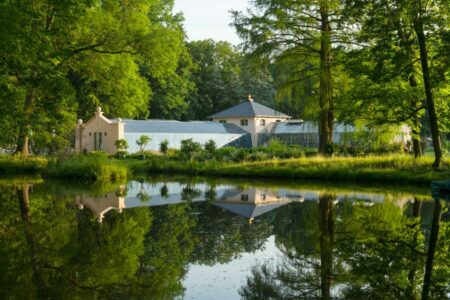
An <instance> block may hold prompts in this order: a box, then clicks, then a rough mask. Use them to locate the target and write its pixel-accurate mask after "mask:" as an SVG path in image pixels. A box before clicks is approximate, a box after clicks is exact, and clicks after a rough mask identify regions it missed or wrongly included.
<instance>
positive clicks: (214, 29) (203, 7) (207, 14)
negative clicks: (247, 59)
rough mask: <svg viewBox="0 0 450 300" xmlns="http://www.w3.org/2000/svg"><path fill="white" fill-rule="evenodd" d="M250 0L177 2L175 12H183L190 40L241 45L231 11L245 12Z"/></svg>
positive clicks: (179, 0) (182, 0)
mask: <svg viewBox="0 0 450 300" xmlns="http://www.w3.org/2000/svg"><path fill="white" fill-rule="evenodd" d="M247 3H248V0H175V9H174V11H175V12H180V11H181V12H183V14H184V18H185V21H184V28H185V30H186V32H187V35H188V39H189V40H190V41H192V40H203V39H208V38H211V39H214V40H216V41H228V42H230V43H232V44H235V45H237V44H239V43H240V40H239V37H238V36H237V35H236V32H235V30H234V28H233V27H231V26H230V25H229V24H230V23H231V14H230V10H238V11H245V10H246V7H247V5H248V4H247Z"/></svg>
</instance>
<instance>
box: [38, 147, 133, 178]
mask: <svg viewBox="0 0 450 300" xmlns="http://www.w3.org/2000/svg"><path fill="white" fill-rule="evenodd" d="M43 176H45V177H48V178H65V179H79V180H94V181H116V180H120V179H125V178H127V176H128V169H127V167H125V166H122V165H119V164H117V163H115V162H114V161H112V160H110V159H108V157H107V156H106V155H105V154H101V153H100V154H98V153H97V154H95V153H94V154H89V155H73V156H70V157H65V158H64V159H62V160H59V159H57V160H55V161H52V162H51V163H50V164H49V167H48V168H47V169H46V170H45V171H44V172H43Z"/></svg>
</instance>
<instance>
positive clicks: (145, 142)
mask: <svg viewBox="0 0 450 300" xmlns="http://www.w3.org/2000/svg"><path fill="white" fill-rule="evenodd" d="M151 140H152V139H151V138H150V137H149V136H147V135H141V136H140V137H139V139H138V140H137V141H136V145H138V147H139V152H140V153H141V155H144V150H145V147H147V145H148V143H149V142H150V141H151Z"/></svg>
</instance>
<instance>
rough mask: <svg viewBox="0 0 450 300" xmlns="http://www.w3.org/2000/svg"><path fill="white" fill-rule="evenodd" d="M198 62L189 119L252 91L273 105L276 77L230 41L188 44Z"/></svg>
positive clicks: (207, 112) (240, 98) (220, 108)
mask: <svg viewBox="0 0 450 300" xmlns="http://www.w3.org/2000/svg"><path fill="white" fill-rule="evenodd" d="M188 48H189V52H190V55H191V56H192V60H193V62H194V64H195V69H194V71H193V72H192V80H193V82H194V83H195V85H196V89H195V91H194V92H193V93H191V94H190V95H189V97H188V102H189V112H188V115H187V118H188V119H197V120H203V119H206V117H207V116H209V115H212V114H214V113H216V112H218V111H220V110H223V109H226V108H229V107H230V106H233V105H235V104H237V103H239V102H241V101H243V100H244V99H247V95H248V94H252V95H253V98H255V99H256V101H258V102H261V103H264V104H266V105H272V104H273V97H274V93H275V92H274V88H273V84H272V77H271V74H270V72H269V70H267V69H266V68H265V67H261V66H258V65H256V64H254V63H252V61H251V60H249V59H248V58H247V57H246V56H244V55H242V53H241V52H239V51H238V49H237V48H236V47H233V46H232V45H231V44H229V43H228V42H214V41H213V40H202V41H193V42H190V43H189V44H188Z"/></svg>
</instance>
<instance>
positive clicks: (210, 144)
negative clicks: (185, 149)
mask: <svg viewBox="0 0 450 300" xmlns="http://www.w3.org/2000/svg"><path fill="white" fill-rule="evenodd" d="M216 149H217V145H216V142H214V140H209V141H207V142H206V143H205V150H206V152H208V153H209V154H211V155H213V154H214V151H216Z"/></svg>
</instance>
